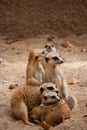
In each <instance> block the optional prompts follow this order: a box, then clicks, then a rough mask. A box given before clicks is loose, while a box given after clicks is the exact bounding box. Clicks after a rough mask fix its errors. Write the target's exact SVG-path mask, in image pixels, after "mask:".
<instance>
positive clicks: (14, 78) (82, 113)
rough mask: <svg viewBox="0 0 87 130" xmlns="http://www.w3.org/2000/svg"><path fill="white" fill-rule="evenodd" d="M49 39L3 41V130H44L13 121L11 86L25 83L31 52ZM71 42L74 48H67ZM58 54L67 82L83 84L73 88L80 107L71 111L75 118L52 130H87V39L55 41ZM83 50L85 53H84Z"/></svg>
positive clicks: (0, 118)
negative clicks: (66, 43) (60, 57)
mask: <svg viewBox="0 0 87 130" xmlns="http://www.w3.org/2000/svg"><path fill="white" fill-rule="evenodd" d="M47 37H48V36H47V35H46V36H45V35H40V36H38V37H36V38H35V37H34V38H30V39H22V40H20V41H11V40H8V39H6V38H5V37H0V130H19V129H20V130H27V129H28V130H40V126H38V125H35V126H26V125H24V123H23V122H22V121H19V120H16V119H14V118H13V117H12V115H11V112H10V97H11V94H12V93H13V91H14V90H10V89H8V87H9V84H11V83H17V84H24V83H25V73H26V65H27V60H28V55H29V49H30V48H41V47H43V45H44V44H45V43H46V39H47ZM67 41H69V42H70V43H71V44H72V45H73V47H71V48H70V47H67V48H64V47H62V46H61V44H62V43H65V42H67ZM54 42H55V46H56V47H57V51H58V52H59V53H60V54H61V56H62V57H63V58H64V63H63V64H62V65H60V68H61V69H62V70H63V71H64V73H65V76H66V78H67V81H69V80H70V79H73V78H75V79H78V81H79V83H75V84H72V85H69V88H70V89H71V91H72V93H73V95H75V97H76V99H77V106H76V108H74V109H73V110H72V111H71V118H70V119H68V120H66V121H65V122H64V123H61V124H60V125H58V126H56V127H54V128H52V130H87V35H82V36H75V35H72V36H69V37H65V38H62V39H58V38H55V39H54ZM82 49H86V50H83V52H81V50H82Z"/></svg>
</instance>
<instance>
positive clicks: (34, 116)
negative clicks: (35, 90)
mask: <svg viewBox="0 0 87 130" xmlns="http://www.w3.org/2000/svg"><path fill="white" fill-rule="evenodd" d="M42 103H43V104H41V105H40V106H38V107H35V108H33V109H32V110H31V112H30V120H31V121H32V122H34V123H38V124H41V122H43V121H45V122H46V123H47V124H49V125H51V126H56V125H58V124H59V123H61V122H63V121H64V120H65V119H69V118H70V108H69V106H68V105H67V103H66V102H65V101H64V100H62V99H60V97H59V96H58V95H57V93H55V92H50V91H49V92H47V93H45V95H44V96H43V98H42Z"/></svg>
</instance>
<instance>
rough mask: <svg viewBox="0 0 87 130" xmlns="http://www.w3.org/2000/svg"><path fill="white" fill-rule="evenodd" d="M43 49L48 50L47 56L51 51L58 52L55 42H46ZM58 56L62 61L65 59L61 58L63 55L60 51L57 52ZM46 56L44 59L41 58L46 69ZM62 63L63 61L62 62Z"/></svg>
mask: <svg viewBox="0 0 87 130" xmlns="http://www.w3.org/2000/svg"><path fill="white" fill-rule="evenodd" d="M43 51H46V53H45V56H46V55H47V54H48V53H50V52H53V53H56V52H57V50H56V47H55V45H54V44H53V43H47V44H45V45H44V47H43ZM45 56H44V57H45ZM57 56H58V57H59V59H60V60H61V61H63V59H62V58H61V56H60V54H59V53H58V52H57ZM44 57H43V59H42V60H41V64H42V66H43V68H44V69H45V67H46V62H45V60H44ZM61 63H63V62H61Z"/></svg>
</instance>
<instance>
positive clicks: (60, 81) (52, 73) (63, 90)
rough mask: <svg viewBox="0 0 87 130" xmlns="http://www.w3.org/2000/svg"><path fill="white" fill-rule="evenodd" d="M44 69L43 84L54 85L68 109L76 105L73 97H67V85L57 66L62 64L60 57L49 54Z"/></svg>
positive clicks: (55, 54) (56, 54)
mask: <svg viewBox="0 0 87 130" xmlns="http://www.w3.org/2000/svg"><path fill="white" fill-rule="evenodd" d="M45 62H46V67H45V76H44V82H50V81H51V82H52V83H54V84H56V86H57V88H58V89H59V92H60V96H61V98H63V99H64V100H65V101H66V102H67V103H68V105H69V106H70V108H71V109H72V108H74V106H75V104H76V100H75V97H73V96H71V95H69V94H70V92H69V91H68V90H69V88H68V84H67V81H66V79H65V76H64V74H63V72H62V71H61V69H60V68H59V66H58V64H61V63H63V60H62V58H61V57H59V54H58V53H53V52H50V53H48V54H47V55H46V57H45Z"/></svg>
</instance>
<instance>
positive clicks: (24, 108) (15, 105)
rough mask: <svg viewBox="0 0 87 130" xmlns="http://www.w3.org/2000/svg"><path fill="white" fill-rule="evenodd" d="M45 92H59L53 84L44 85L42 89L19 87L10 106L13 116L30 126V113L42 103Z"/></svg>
mask: <svg viewBox="0 0 87 130" xmlns="http://www.w3.org/2000/svg"><path fill="white" fill-rule="evenodd" d="M44 91H55V92H58V89H57V88H56V86H55V84H53V83H43V84H42V85H41V86H40V87H38V86H36V87H31V86H24V87H18V88H17V89H16V90H15V92H14V93H13V94H12V96H11V102H10V104H11V112H12V114H13V115H14V116H15V117H16V118H18V119H21V120H23V121H24V123H25V124H27V125H29V124H30V122H29V121H28V112H29V111H31V109H32V108H33V107H35V106H38V105H39V104H40V103H41V95H42V94H43V93H44Z"/></svg>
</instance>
